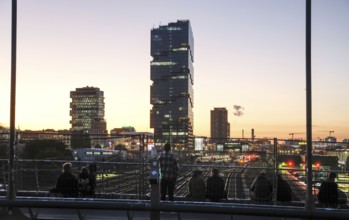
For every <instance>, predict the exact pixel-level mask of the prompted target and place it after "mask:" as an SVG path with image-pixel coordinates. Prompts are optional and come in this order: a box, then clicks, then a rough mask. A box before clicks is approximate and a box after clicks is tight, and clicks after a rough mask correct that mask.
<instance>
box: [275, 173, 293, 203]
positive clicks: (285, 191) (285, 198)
mask: <svg viewBox="0 0 349 220" xmlns="http://www.w3.org/2000/svg"><path fill="white" fill-rule="evenodd" d="M277 178H278V179H277V181H278V182H277V192H276V197H277V198H276V200H277V201H279V202H290V201H291V200H292V189H291V187H290V185H289V184H288V183H287V182H286V181H285V180H284V179H283V178H282V176H281V175H280V174H278V175H277Z"/></svg>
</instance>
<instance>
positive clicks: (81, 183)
mask: <svg viewBox="0 0 349 220" xmlns="http://www.w3.org/2000/svg"><path fill="white" fill-rule="evenodd" d="M77 181H78V191H79V195H80V196H81V197H86V196H88V195H90V191H91V178H90V175H89V173H88V170H87V167H85V166H83V167H82V168H81V171H80V173H79V177H78V180H77Z"/></svg>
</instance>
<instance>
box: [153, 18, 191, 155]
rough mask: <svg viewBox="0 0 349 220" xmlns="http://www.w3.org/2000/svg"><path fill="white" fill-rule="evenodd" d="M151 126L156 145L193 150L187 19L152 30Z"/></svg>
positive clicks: (189, 28)
mask: <svg viewBox="0 0 349 220" xmlns="http://www.w3.org/2000/svg"><path fill="white" fill-rule="evenodd" d="M151 56H152V57H153V60H152V61H151V74H150V75H151V80H152V81H153V83H152V85H151V88H150V103H151V104H152V105H153V107H152V109H151V110H150V127H151V128H154V142H155V145H156V146H160V145H161V144H162V143H165V142H170V143H171V144H172V145H173V146H175V147H176V149H177V150H189V151H190V150H193V120H194V118H193V117H194V116H193V106H194V92H193V84H194V68H193V62H194V38H193V33H192V30H191V26H190V22H189V21H188V20H178V21H177V22H173V23H169V24H168V25H161V26H159V28H154V29H152V30H151Z"/></svg>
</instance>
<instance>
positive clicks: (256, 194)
mask: <svg viewBox="0 0 349 220" xmlns="http://www.w3.org/2000/svg"><path fill="white" fill-rule="evenodd" d="M250 191H251V192H252V199H253V200H255V201H259V202H268V201H271V200H272V195H273V185H272V184H271V182H270V181H269V180H268V179H267V177H266V176H265V173H261V174H259V176H258V177H257V178H256V179H255V180H254V181H253V183H252V185H251V189H250Z"/></svg>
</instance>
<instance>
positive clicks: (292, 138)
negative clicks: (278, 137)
mask: <svg viewBox="0 0 349 220" xmlns="http://www.w3.org/2000/svg"><path fill="white" fill-rule="evenodd" d="M295 134H304V133H303V132H299V133H289V134H288V135H292V140H293V136H294V135H295Z"/></svg>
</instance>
